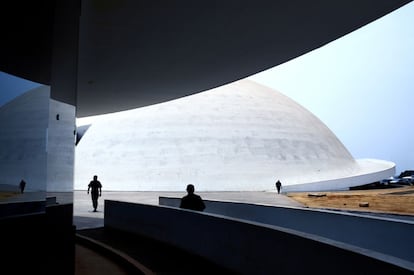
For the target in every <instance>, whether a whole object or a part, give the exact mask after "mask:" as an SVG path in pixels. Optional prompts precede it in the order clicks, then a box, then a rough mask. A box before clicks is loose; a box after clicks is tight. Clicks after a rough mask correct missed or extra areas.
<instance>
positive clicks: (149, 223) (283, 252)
mask: <svg viewBox="0 0 414 275" xmlns="http://www.w3.org/2000/svg"><path fill="white" fill-rule="evenodd" d="M104 221H105V228H108V229H116V230H121V231H126V232H130V233H135V234H140V235H144V236H146V237H149V238H153V239H156V240H160V241H163V242H167V243H169V244H172V245H175V246H177V247H180V248H182V249H185V250H187V251H190V252H192V253H195V254H197V255H200V256H202V257H205V258H207V259H209V260H211V261H213V262H215V263H217V264H219V265H222V266H224V267H226V268H229V269H231V270H234V271H236V272H238V273H240V274H276V273H278V274H304V273H309V272H310V271H317V273H318V274H332V273H333V272H334V273H335V274H354V273H355V271H357V272H361V273H367V274H409V273H411V272H409V271H408V270H406V269H402V268H400V267H397V266H396V265H395V264H402V261H400V260H398V259H395V258H393V257H389V256H386V255H382V254H381V253H376V252H372V251H369V250H365V249H360V248H358V247H354V246H350V245H347V244H344V243H340V242H335V241H332V240H329V239H326V238H322V237H317V236H315V235H311V234H306V233H303V232H299V231H294V230H291V229H286V228H282V227H278V226H273V225H266V224H261V223H257V222H250V221H246V220H240V219H235V218H230V217H225V216H221V215H216V214H208V213H199V212H194V211H190V210H182V209H177V208H172V207H166V206H154V205H144V204H134V203H127V202H119V201H110V200H106V201H105V219H104ZM315 252H317V253H315ZM350 263H351V264H350ZM391 263H392V264H391ZM412 270H414V269H412Z"/></svg>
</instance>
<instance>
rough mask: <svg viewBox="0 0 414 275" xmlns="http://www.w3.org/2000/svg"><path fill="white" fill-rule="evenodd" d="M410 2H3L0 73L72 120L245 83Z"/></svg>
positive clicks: (67, 0) (319, 0) (89, 0)
mask: <svg viewBox="0 0 414 275" xmlns="http://www.w3.org/2000/svg"><path fill="white" fill-rule="evenodd" d="M408 2H411V1H407V0H394V1H389V0H366V1H347V0H342V1H331V0H318V1H306V0H292V1H219V0H208V1H201V2H200V1H196V2H194V1H192V0H184V1H161V2H160V1H92V0H83V1H71V0H61V1H54V0H43V1H34V2H33V3H32V2H28V3H25V7H22V5H21V3H20V2H19V1H6V2H5V3H4V5H3V7H2V9H1V12H2V14H1V15H2V16H0V20H1V21H0V22H1V23H2V24H0V26H1V30H2V36H3V39H2V43H1V44H0V60H1V61H0V69H1V70H2V71H5V72H8V73H11V74H13V75H18V76H21V77H23V78H27V79H30V80H33V81H37V82H40V83H43V84H49V85H51V86H52V94H51V96H52V98H54V99H56V100H59V101H62V102H65V103H69V104H72V105H76V106H77V116H78V117H83V116H89V115H95V114H103V113H109V112H114V111H120V110H126V109H131V108H136V107H141V106H146V105H150V104H154V103H159V102H163V101H167V100H171V99H175V98H179V97H182V96H186V95H189V94H194V93H197V92H200V91H203V90H207V89H210V88H213V87H218V86H220V85H223V84H225V83H229V82H232V81H235V80H238V79H242V78H244V77H246V76H249V75H252V74H255V73H257V72H260V71H262V70H265V69H267V68H270V67H273V66H276V65H278V64H281V63H283V62H286V61H288V60H290V59H292V58H295V57H297V56H299V55H302V54H304V53H306V52H309V51H311V50H313V49H315V48H318V47H320V46H322V45H324V44H326V43H328V42H330V41H333V40H335V39H337V38H339V37H341V36H343V35H345V34H347V33H349V32H351V31H353V30H355V29H357V28H359V27H361V26H363V25H365V24H367V23H369V22H371V21H373V20H376V19H378V18H379V17H381V16H383V15H385V14H387V13H389V12H391V11H393V10H395V9H397V8H399V7H401V6H402V5H404V4H406V3H408ZM79 15H80V17H79ZM78 40H79V41H78ZM78 42H79V43H78ZM62 64H64V65H62ZM56 83H59V85H58V86H59V88H56V89H55V88H54V87H55V86H56V85H55V84H56ZM76 90H77V91H76Z"/></svg>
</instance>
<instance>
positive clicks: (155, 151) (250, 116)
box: [75, 80, 394, 191]
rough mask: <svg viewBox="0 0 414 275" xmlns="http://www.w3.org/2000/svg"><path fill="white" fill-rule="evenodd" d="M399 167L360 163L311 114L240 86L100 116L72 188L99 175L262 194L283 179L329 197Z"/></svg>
mask: <svg viewBox="0 0 414 275" xmlns="http://www.w3.org/2000/svg"><path fill="white" fill-rule="evenodd" d="M393 167H394V164H391V163H387V162H380V161H364V162H357V161H355V160H354V158H353V157H352V156H351V155H350V153H349V152H348V151H347V149H346V148H345V147H344V146H343V145H342V143H341V142H340V141H339V140H338V139H337V138H336V136H335V135H334V134H333V133H332V132H331V131H330V130H329V129H328V128H327V127H326V126H325V125H324V124H323V123H322V122H321V121H320V120H319V119H318V118H316V117H315V116H314V115H312V114H311V113H310V112H309V111H307V110H306V109H304V108H303V107H301V106H300V105H299V104H297V103H295V102H294V101H292V100H291V99H289V98H288V97H286V96H284V95H283V94H280V93H279V92H277V91H274V90H271V89H269V88H267V87H265V86H262V85H259V84H256V83H254V82H252V81H249V80H240V81H237V82H234V83H231V84H227V85H225V86H221V87H219V88H215V89H212V90H209V91H207V92H203V93H199V94H196V95H192V96H188V97H185V98H181V99H177V100H173V101H170V102H166V103H162V104H157V105H153V106H149V107H144V108H138V109H135V110H130V111H125V112H121V113H117V114H110V115H104V116H101V117H98V118H97V119H96V120H95V122H93V123H92V125H91V126H90V128H89V129H88V131H87V132H86V133H85V134H84V136H83V138H82V140H81V141H80V142H79V144H78V146H77V148H76V160H75V189H85V187H86V186H87V183H88V182H89V181H90V179H91V177H92V176H93V175H94V174H97V175H99V177H100V178H101V179H102V182H103V185H104V188H105V189H106V190H136V191H150V190H158V191H160V190H161V191H181V190H184V187H185V185H186V184H189V183H192V184H195V185H196V186H197V190H203V191H206V190H207V191H235V190H236V191H258V190H272V189H274V184H275V182H276V180H278V179H280V180H281V181H282V183H283V185H284V186H285V190H287V188H290V189H291V190H293V189H294V186H298V188H297V189H306V190H310V189H312V188H317V190H323V189H337V188H345V187H349V186H352V185H359V184H362V183H366V181H367V180H370V181H375V180H380V179H383V178H386V177H388V176H390V175H393V172H394V171H393ZM367 174H369V177H368V178H367V177H366V175H367ZM357 176H358V177H362V178H361V179H358V180H355V178H356V177H357ZM343 179H346V180H345V181H343ZM361 181H362V182H361Z"/></svg>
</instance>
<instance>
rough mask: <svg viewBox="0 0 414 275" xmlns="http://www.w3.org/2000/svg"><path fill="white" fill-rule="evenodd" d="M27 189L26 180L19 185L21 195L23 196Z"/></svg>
mask: <svg viewBox="0 0 414 275" xmlns="http://www.w3.org/2000/svg"><path fill="white" fill-rule="evenodd" d="M25 187H26V182H25V181H24V180H21V181H20V183H19V188H20V193H22V194H23V192H24V188H25Z"/></svg>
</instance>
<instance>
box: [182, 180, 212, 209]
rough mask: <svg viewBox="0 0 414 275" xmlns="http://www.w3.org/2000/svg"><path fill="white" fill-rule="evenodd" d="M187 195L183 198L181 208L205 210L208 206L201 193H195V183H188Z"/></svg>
mask: <svg viewBox="0 0 414 275" xmlns="http://www.w3.org/2000/svg"><path fill="white" fill-rule="evenodd" d="M187 193H188V194H187V195H185V196H184V197H182V198H181V203H180V208H185V209H190V210H196V211H203V210H204V209H205V208H206V206H205V204H204V202H203V200H202V199H201V197H200V196H199V195H196V194H194V185H192V184H189V185H187Z"/></svg>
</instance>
